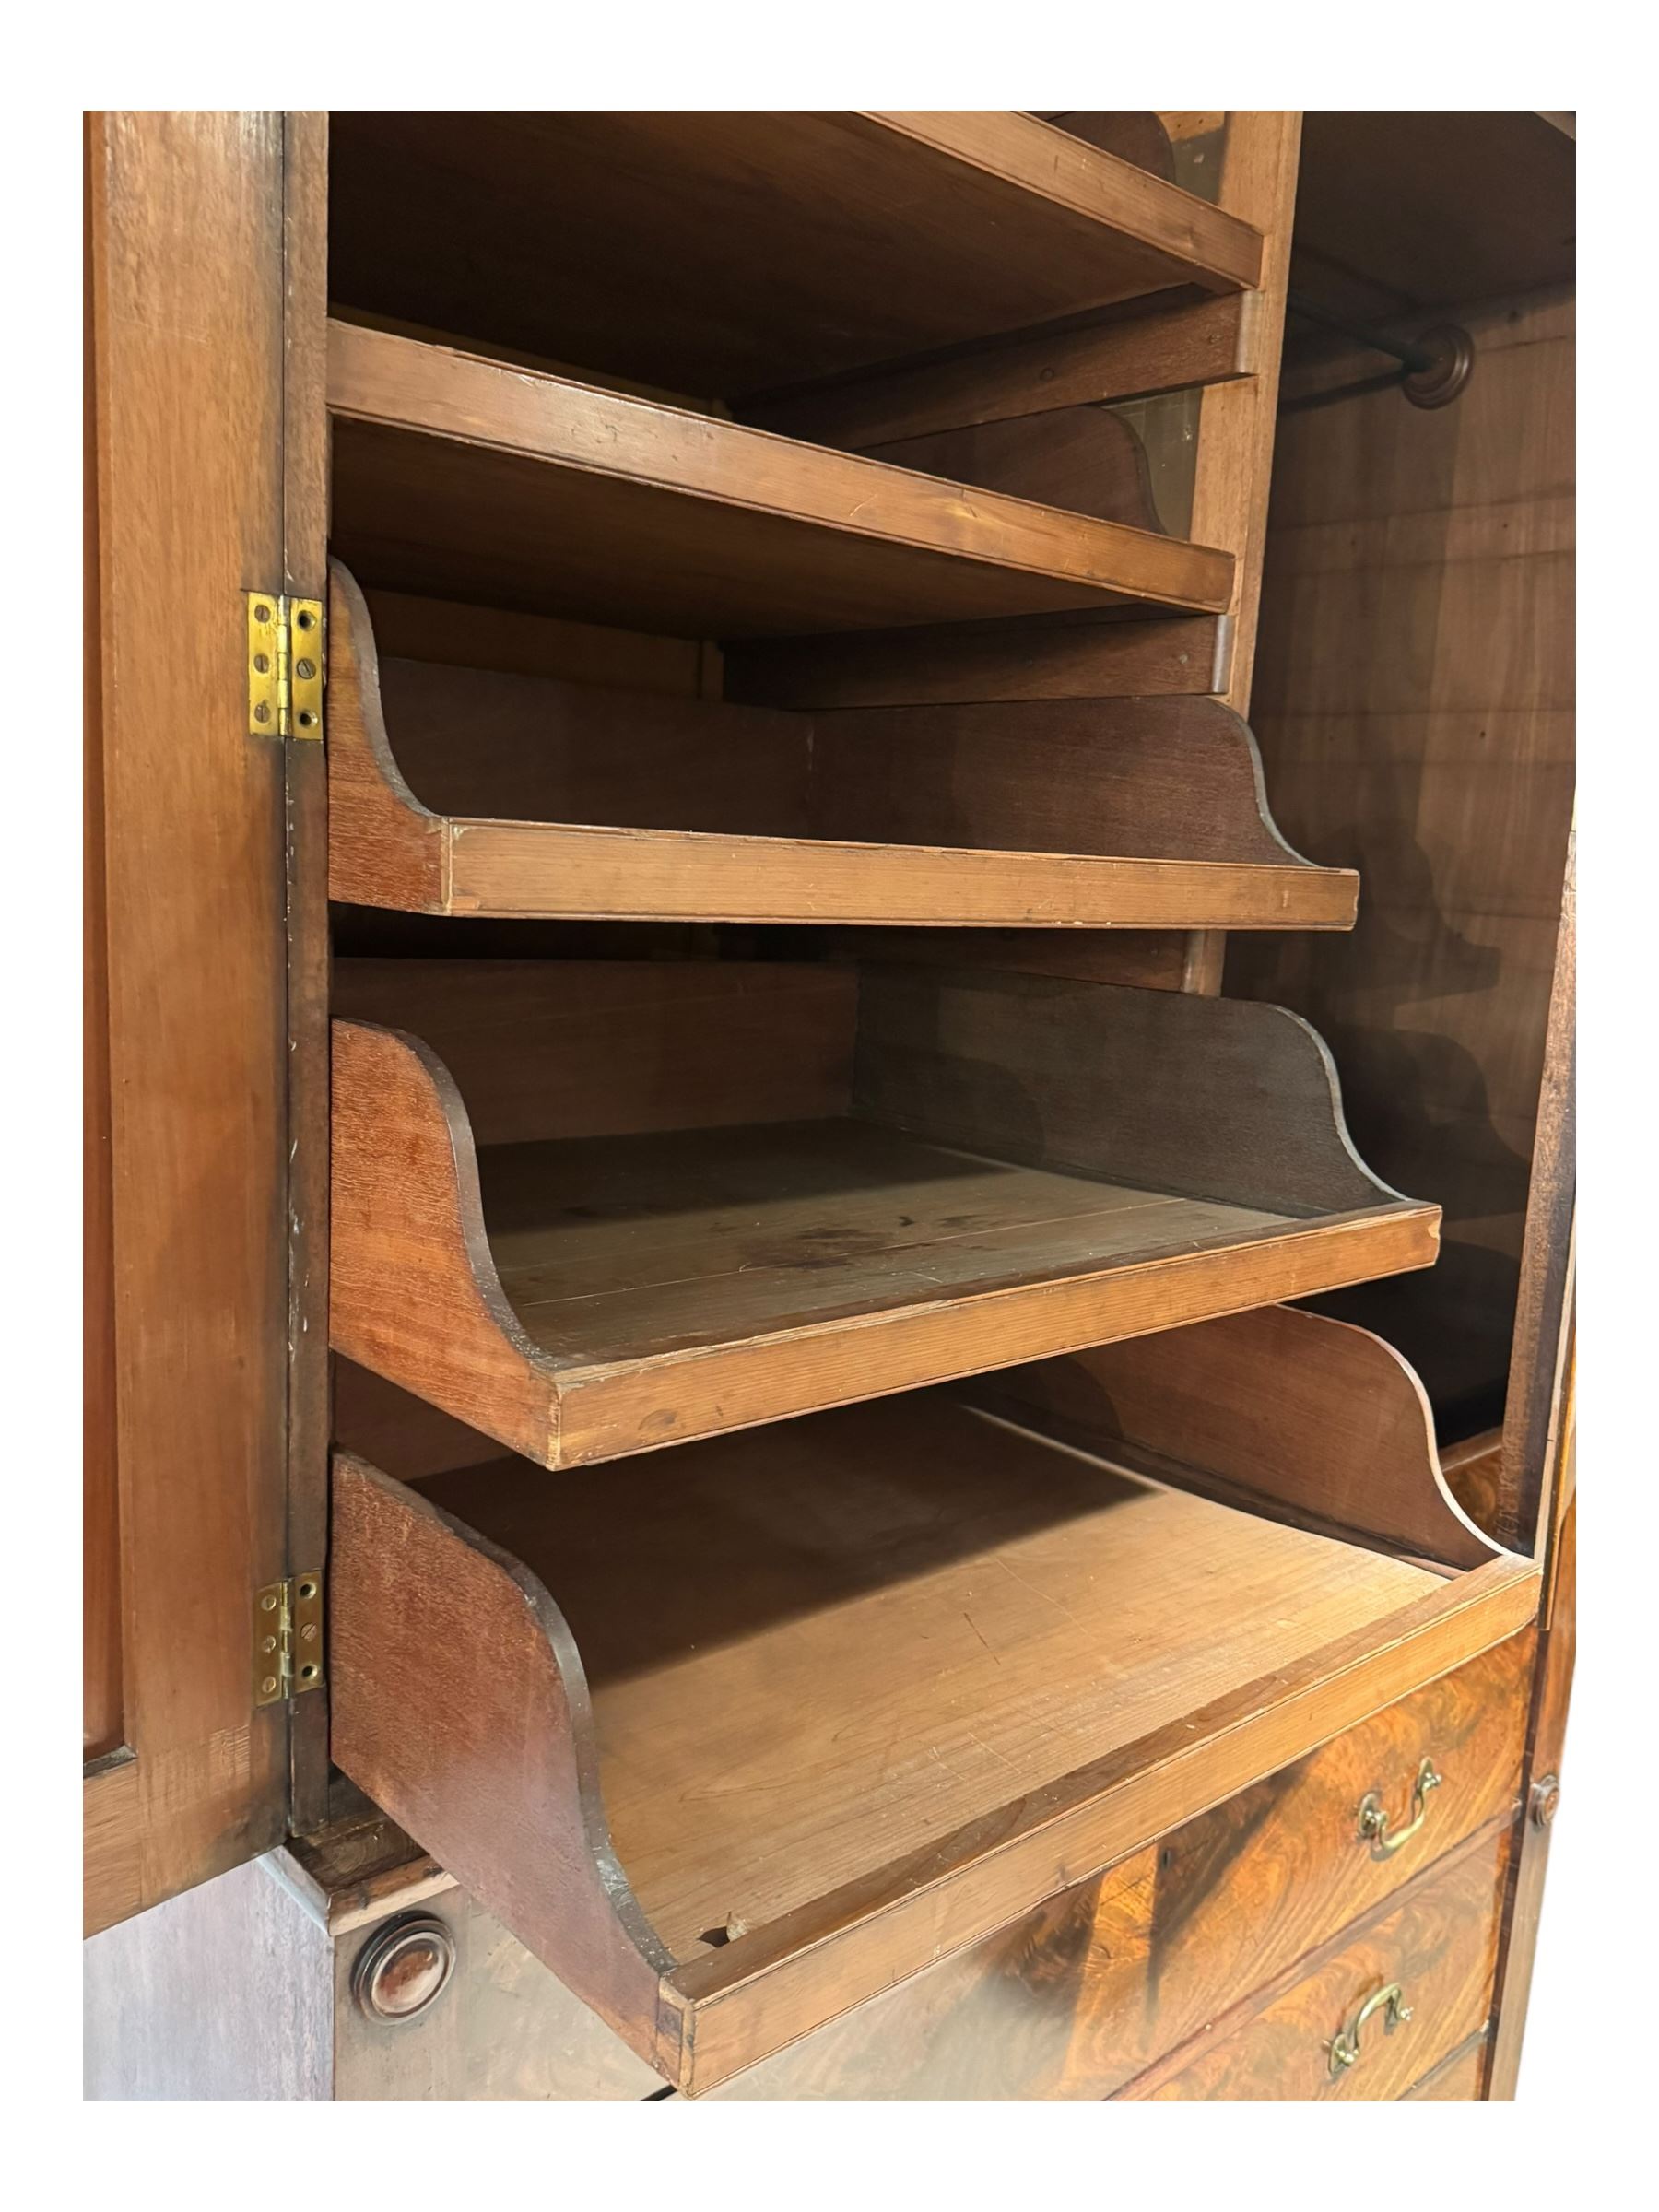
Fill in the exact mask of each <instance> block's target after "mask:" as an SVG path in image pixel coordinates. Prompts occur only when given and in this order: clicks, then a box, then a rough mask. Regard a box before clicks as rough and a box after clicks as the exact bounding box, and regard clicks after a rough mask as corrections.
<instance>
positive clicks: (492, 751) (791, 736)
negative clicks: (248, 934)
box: [328, 564, 1359, 929]
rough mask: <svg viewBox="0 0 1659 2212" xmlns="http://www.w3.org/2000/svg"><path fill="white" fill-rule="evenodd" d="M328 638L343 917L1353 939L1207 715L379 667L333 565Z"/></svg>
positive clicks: (1321, 873) (1240, 755)
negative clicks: (1069, 929)
mask: <svg viewBox="0 0 1659 2212" xmlns="http://www.w3.org/2000/svg"><path fill="white" fill-rule="evenodd" d="M329 626H330V628H329V635H330V670H331V688H330V692H329V747H328V770H329V888H330V890H331V891H332V893H333V896H334V897H335V898H336V899H340V900H347V901H350V902H352V903H354V904H358V905H366V906H391V907H402V908H404V909H406V910H408V911H410V912H416V913H431V914H488V915H569V916H586V917H594V918H605V919H611V920H618V919H620V920H627V921H639V920H659V921H660V920H669V921H734V922H816V923H823V922H842V923H881V922H890V923H925V924H938V925H941V926H943V925H948V924H971V925H979V924H1006V925H1010V926H1018V925H1021V924H1087V925H1089V926H1092V927H1095V928H1112V927H1119V928H1129V929H1161V928H1187V929H1251V928H1255V929H1345V928H1349V927H1351V926H1352V924H1353V920H1354V911H1355V906H1356V902H1357V900H1358V895H1359V877H1357V876H1356V875H1355V874H1354V872H1353V871H1352V870H1351V869H1347V868H1318V867H1314V866H1313V865H1312V864H1311V863H1309V862H1307V861H1305V860H1303V859H1302V858H1301V856H1300V854H1299V853H1293V852H1292V851H1291V850H1290V848H1289V847H1288V845H1287V844H1286V843H1285V841H1284V840H1283V839H1282V838H1281V837H1280V836H1279V834H1278V831H1277V830H1276V829H1275V827H1274V825H1273V822H1272V819H1271V818H1270V817H1269V815H1268V813H1267V809H1266V803H1265V795H1264V794H1263V790H1262V778H1261V762H1260V759H1259V757H1258V755H1257V752H1256V748H1255V740H1254V739H1253V737H1252V735H1251V734H1250V731H1249V730H1248V728H1247V727H1246V726H1245V724H1243V722H1241V720H1240V718H1239V716H1238V715H1236V714H1235V713H1233V712H1232V711H1231V709H1230V708H1228V707H1225V706H1223V705H1222V704H1221V702H1220V701H1219V700H1213V699H1147V700H1084V701H1068V700H1027V701H1020V702H1016V703H1014V704H1011V705H1001V706H979V707H900V708H893V709H889V710H888V711H886V712H880V711H877V712H867V711H866V712H849V713H821V714H797V713H789V712H782V711H779V710H770V709H766V708H761V707H740V706H727V705H724V704H722V703H719V702H715V701H710V700H692V699H676V698H672V697H665V696H660V695H658V696H653V695H651V694H648V693H643V692H640V693H635V692H625V691H617V690H608V689H604V688H597V687H594V686H592V685H582V684H570V683H562V682H559V681H556V680H554V679H552V678H550V677H533V676H517V675H509V674H500V673H492V672H490V671H488V670H484V669H477V668H459V667H446V666H442V665H438V664H436V663H433V662H424V661H415V660H406V659H401V658H388V659H386V660H384V661H382V659H381V658H380V656H379V654H378V653H376V650H375V643H374V634H373V630H372V627H371V622H370V616H369V609H368V607H367V606H365V604H364V601H363V596H362V594H361V593H360V592H359V590H358V587H357V585H356V584H355V583H354V582H353V581H352V579H351V577H350V576H349V574H348V573H347V571H345V570H344V569H342V568H340V567H339V566H338V565H337V564H336V566H335V570H334V573H333V578H332V582H331V588H330V594H329ZM411 783H413V784H414V785H415V786H416V789H414V790H412V789H411V788H410V785H411ZM417 792H418V794H419V795H417ZM641 816H643V817H644V818H641ZM1045 848H1046V849H1045Z"/></svg>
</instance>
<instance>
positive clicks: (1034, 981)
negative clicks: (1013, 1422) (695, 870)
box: [332, 961, 1435, 1465]
mask: <svg viewBox="0 0 1659 2212" xmlns="http://www.w3.org/2000/svg"><path fill="white" fill-rule="evenodd" d="M693 977H695V982H693ZM852 984H853V978H852V976H851V975H850V974H849V973H848V972H847V971H837V970H835V969H832V968H819V969H817V970H811V969H806V970H793V971H792V970H790V969H787V968H782V967H773V968H768V967H764V966H760V967H754V968H746V967H744V966H742V965H741V964H738V963H729V964H721V965H714V966H704V967H702V968H700V969H699V970H696V971H686V970H685V969H683V968H681V967H679V966H678V964H677V963H671V962H659V963H653V964H649V965H641V964H632V963H626V962H620V961H618V962H605V963H594V964H588V965H583V964H580V963H577V964H562V965H557V966H555V965H538V964H535V963H529V962H521V963H505V964H486V965H484V966H483V967H477V966H475V965H472V964H469V963H466V962H462V961H447V962H438V963H429V964H427V969H426V972H425V973H424V974H423V973H422V971H421V968H420V966H419V964H410V963H395V962H391V963H388V962H380V963H371V964H368V965H366V966H364V967H361V968H358V969H354V970H343V971H342V977H341V990H342V996H343V1001H344V1003H345V1004H347V1005H348V1006H351V1007H353V1008H354V1010H356V1011H357V1012H358V1013H359V1014H369V1013H381V1014H382V1015H385V1014H391V1015H392V1016H393V1018H394V1019H401V1020H405V1021H408V1020H418V1022H419V1023H420V1026H421V1029H422V1030H423V1032H426V1033H428V1034H430V1035H432V1036H436V1037H437V1038H438V1039H439V1041H440V1044H441V1050H442V1053H443V1055H444V1057H443V1058H442V1059H441V1058H440V1057H439V1056H438V1054H437V1053H435V1052H434V1050H433V1048H432V1046H431V1045H430V1044H429V1043H427V1042H425V1041H422V1042H419V1043H417V1041H415V1039H414V1038H413V1037H412V1036H408V1035H403V1034H399V1033H398V1032H396V1031H394V1030H390V1029H386V1028H382V1027H380V1026H378V1025H370V1024H367V1023H363V1022H340V1023H338V1024H336V1030H335V1287H334V1299H333V1308H332V1314H333V1318H332V1328H333V1341H334V1344H335V1348H336V1349H337V1350H339V1351H342V1352H344V1353H346V1354H347V1356H348V1357H350V1358H352V1359H357V1360H359V1361H360V1362H361V1363H362V1364H363V1365H365V1366H367V1367H370V1368H371V1369H373V1370H374V1371H376V1372H378V1373H380V1374H382V1375H384V1376H385V1377H386V1378H387V1379H388V1380H390V1381H393V1382H398V1383H400V1384H402V1385H403V1386H405V1387H406V1388H408V1389H411V1390H413V1391H415V1392H416V1393H417V1394H418V1395H422V1396H426V1397H429V1398H430V1399H431V1400H432V1401H433V1402H434V1403H435V1404H437V1405H439V1406H442V1407H443V1408H444V1409H445V1410H446V1411H448V1412H450V1413H453V1414H454V1415H456V1416H457V1417H458V1418H462V1419H464V1420H466V1421H468V1422H470V1423H471V1424H472V1425H473V1426H475V1427H477V1428H480V1429H482V1430H484V1431H485V1432H486V1433H487V1434H489V1435H492V1436H495V1437H497V1438H499V1439H500V1441H502V1442H504V1443H507V1444H510V1445H511V1446H512V1448H513V1449H514V1450H518V1451H523V1452H525V1453H528V1454H529V1455H530V1456H531V1457H533V1458H541V1459H545V1460H546V1461H547V1464H549V1465H552V1464H559V1463H564V1464H576V1463H578V1462H580V1461H586V1460H594V1459H604V1458H610V1457H614V1456H617V1455H618V1454H619V1453H627V1452H631V1451H640V1450H648V1449H651V1448H652V1447H653V1446H655V1445H658V1444H665V1443H676V1442H680V1441H685V1440H686V1439H687V1438H688V1437H691V1436H695V1435H698V1434H706V1433H709V1432H711V1431H712V1430H722V1429H729V1428H737V1427H742V1426H745V1425H747V1423H749V1422H754V1421H760V1420H768V1419H775V1418H779V1417H780V1416H782V1415H785V1414H789V1413H796V1412H806V1411H810V1410H812V1409H814V1408H815V1407H818V1406H825V1405H829V1404H835V1403H841V1402H844V1401H846V1400H847V1399H850V1398H853V1397H865V1396H873V1395H877V1394H881V1393H883V1392H885V1391H888V1390H894V1389H902V1388H905V1387H909V1386H911V1385H913V1384H915V1383H918V1382H928V1381H936V1380H942V1379H944V1378H945V1377H946V1376H947V1375H951V1374H960V1373H965V1372H971V1371H973V1370H974V1369H975V1368H978V1367H986V1366H994V1365H1006V1364H1009V1363H1011V1362H1012V1361H1013V1360H1017V1359H1021V1358H1025V1359H1030V1358H1035V1357H1038V1356H1040V1355H1041V1353H1042V1352H1044V1351H1060V1350H1069V1349H1073V1348H1075V1347H1077V1346H1078V1345H1081V1344H1084V1343H1089V1342H1096V1343H1098V1342H1103V1341H1107V1340H1109V1339H1110V1338H1112V1336H1116V1335H1139V1334H1144V1333H1146V1332H1147V1331H1149V1330H1154V1329H1158V1328H1161V1327H1168V1326H1171V1325H1174V1324H1177V1323H1180V1322H1182V1321H1188V1320H1195V1319H1199V1318H1203V1317H1205V1316H1206V1315H1207V1314H1212V1313H1215V1312H1231V1311H1237V1310H1239V1309H1241V1308H1242V1307H1245V1306H1249V1305H1253V1304H1260V1303H1265V1302H1269V1301H1271V1300H1279V1299H1283V1298H1286V1297H1290V1296H1296V1295H1300V1294H1303V1293H1305V1291H1306V1290H1308V1289H1310V1288H1315V1287H1323V1286H1324V1285H1328V1284H1330V1283H1332V1282H1334V1281H1351V1280H1353V1279H1354V1277H1355V1276H1356V1275H1357V1274H1359V1273H1367V1272H1375V1271H1377V1270H1378V1269H1388V1268H1392V1267H1397V1266H1411V1265H1426V1264H1427V1263H1428V1262H1429V1260H1430V1258H1431V1257H1432V1253H1433V1236H1434V1227H1435V1224H1434V1217H1433V1212H1432V1209H1431V1208H1423V1207H1420V1206H1415V1205H1414V1204H1413V1203H1411V1202H1410V1201H1407V1200H1403V1199H1400V1198H1399V1197H1397V1196H1396V1195H1395V1194H1391V1193H1388V1192H1386V1191H1385V1190H1383V1189H1382V1186H1380V1185H1379V1184H1377V1183H1376V1182H1375V1181H1374V1179H1372V1178H1371V1177H1370V1176H1369V1175H1368V1174H1367V1172H1366V1171H1365V1170H1364V1169H1363V1168H1362V1167H1361V1166H1360V1165H1359V1161H1358V1160H1357V1159H1356V1158H1355V1157H1354V1155H1353V1154H1352V1152H1351V1149H1350V1148H1349V1147H1348V1146H1347V1139H1346V1136H1345V1135H1344V1133H1343V1130H1342V1126H1341V1121H1340V1113H1339V1109H1338V1107H1337V1105H1336V1102H1335V1093H1334V1089H1333V1085H1332V1077H1331V1072H1330V1068H1329V1064H1328V1061H1327V1060H1326V1058H1325V1056H1324V1052H1323V1048H1322V1047H1321V1046H1320V1045H1319V1043H1318V1041H1317V1039H1315V1038H1314V1037H1313V1036H1312V1032H1311V1031H1309V1030H1306V1029H1305V1028H1304V1027H1303V1026H1302V1025H1301V1024H1300V1023H1298V1022H1297V1021H1296V1020H1295V1019H1294V1018H1292V1017H1289V1016H1286V1015H1280V1014H1278V1013H1277V1012H1276V1011H1274V1010H1271V1009H1267V1008H1263V1007H1256V1006H1232V1005H1229V1004H1226V1003H1224V1002H1221V1001H1217V1000H1207V999H1206V1000H1198V999H1192V998H1187V997H1184V996H1182V995H1180V994H1173V993H1168V992H1145V991H1135V990H1128V989H1114V988H1112V987H1111V986H1105V985H1092V984H1087V983H1077V982H1066V981H1062V980H1057V979H1052V978H1044V977H1033V976H1020V975H1004V976H994V975H980V974H976V973H969V972H953V971H941V970H924V969H916V970H912V971H900V970H894V971H885V972H883V971H864V972H863V973H862V975H861V976H860V977H859V979H858V984H857V989H858V1013H857V1039H856V1043H855V1046H854V1059H853V1076H852V1089H851V1094H850V1102H851V1106H852V1112H851V1113H850V1114H847V1113H845V1112H841V1113H840V1114H837V1112H836V1108H837V1105H838V1103H840V1102H841V1101H840V1100H837V1099H836V1098H835V1097H834V1095H833V1089H834V1087H835V1086H837V1085H840V1084H842V1083H844V1082H845V1081H846V1075H847V1059H846V1053H847V1043H848V1039H849V1028H848V1017H849V1014H850V1012H851V1006H852V1000H851V995H850V994H851V989H852ZM423 995H424V1002H425V1010H424V1011H422V1010H421V1004H422V1000H423ZM624 1009H626V1011H627V1012H628V1014H629V1021H630V1026H629V1030H627V1031H626V1032H624V1035H625V1039H626V1041H625V1043H624V1046H623V1048H622V1050H621V1051H620V1053H611V1052H610V1048H609V1041H608V1039H605V1040H604V1041H600V1032H601V1030H603V1028H604V1026H605V1024H606V1022H607V1021H609V1020H611V1019H613V1018H614V1014H616V1013H619V1012H621V1011H623V1010H624ZM774 1009H776V1010H779V1011H784V1010H787V1011H788V1012H789V1013H790V1015H791V1018H793V1019H796V1020H798V1021H799V1022H800V1023H801V1024H802V1028H801V1031H800V1037H801V1042H800V1045H799V1046H798V1047H797V1049H795V1050H794V1051H793V1052H790V1053H779V1051H778V1049H777V1044H778V1038H779V1032H778V1030H777V1028H776V1023H775V1018H774ZM527 1014H532V1015H533V1018H530V1019H526V1018H525V1017H526V1015H527ZM583 1037H592V1038H593V1039H594V1041H595V1043H596V1044H597V1046H598V1049H597V1050H595V1051H594V1053H591V1054H584V1053H580V1052H578V1051H576V1050H575V1049H574V1047H575V1045H576V1043H577V1041H579V1040H580V1039H582V1038H583ZM676 1040H678V1041H677V1042H676ZM734 1045H735V1047H736V1048H737V1049H736V1051H735V1053H734V1052H733V1050H732V1049H731V1048H732V1047H733V1046H734ZM446 1062H453V1065H454V1067H455V1068H457V1069H458V1070H459V1071H460V1072H459V1077H458V1080H459V1082H460V1083H461V1084H462V1085H464V1086H465V1092H466V1095H467V1096H468V1097H470V1098H473V1099H476V1100H477V1101H478V1105H477V1113H478V1117H479V1118H478V1120H477V1123H476V1124H475V1123H474V1122H473V1121H471V1120H470V1119H469V1115H468V1111H467V1109H466V1107H465V1105H464V1103H463V1096H462V1091H461V1090H460V1089H458V1088H456V1080H457V1079H456V1077H454V1076H453V1075H452V1073H451V1072H450V1069H449V1067H448V1066H447V1065H446ZM1153 1078H1156V1079H1155V1080H1154V1079H1153ZM1080 1086H1081V1088H1079V1087H1080ZM1085 1094H1086V1095H1087V1096H1088V1099H1089V1100H1091V1101H1092V1106H1091V1108H1089V1109H1087V1110H1085V1109H1081V1108H1079V1106H1078V1104H1077V1100H1078V1099H1079V1097H1080V1096H1083V1095H1085ZM792 1097H793V1098H794V1100H798V1101H801V1102H800V1103H794V1104H791V1103H789V1102H787V1101H789V1100H791V1098H792ZM762 1100H764V1103H762V1102H761V1101H762ZM806 1100H812V1103H810V1104H808V1103H806ZM820 1101H821V1102H820ZM1218 1103H1219V1104H1220V1105H1221V1107H1222V1109H1223V1111H1221V1112H1218V1111H1217V1110H1216V1109H1217V1104H1218ZM826 1115H829V1116H830V1117H833V1118H825V1116H826ZM762 1117H765V1118H762ZM394 1132H396V1134H395V1135H394V1134H393V1133H394ZM498 1386H499V1387H500V1402H499V1404H495V1403H492V1399H493V1398H494V1395H495V1393H496V1391H497V1388H498Z"/></svg>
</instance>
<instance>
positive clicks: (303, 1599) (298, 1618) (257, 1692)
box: [253, 1569, 323, 1705]
mask: <svg viewBox="0 0 1659 2212" xmlns="http://www.w3.org/2000/svg"><path fill="white" fill-rule="evenodd" d="M322 1687H323V1576H322V1573H321V1571H319V1570H316V1569H312V1571H311V1572H310V1573H307V1574H294V1575H289V1576H288V1580H287V1581H286V1582H280V1583H266V1585H265V1588H264V1589H263V1590H260V1591H258V1592H256V1593H255V1594H254V1598H253V1702H254V1704H255V1705H276V1704H278V1703H280V1702H281V1700H283V1699H285V1698H298V1697H302V1696H303V1695H304V1694H305V1692H306V1691H307V1690H308V1689H320V1688H322Z"/></svg>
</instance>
